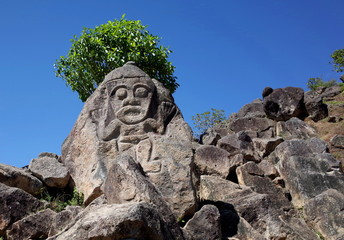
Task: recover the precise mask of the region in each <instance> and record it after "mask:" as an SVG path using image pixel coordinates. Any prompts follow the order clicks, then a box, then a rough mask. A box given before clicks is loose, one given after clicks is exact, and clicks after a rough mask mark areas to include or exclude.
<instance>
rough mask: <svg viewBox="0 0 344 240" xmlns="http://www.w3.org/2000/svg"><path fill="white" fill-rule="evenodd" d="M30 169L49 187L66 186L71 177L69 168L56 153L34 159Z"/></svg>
mask: <svg viewBox="0 0 344 240" xmlns="http://www.w3.org/2000/svg"><path fill="white" fill-rule="evenodd" d="M56 156H57V155H56ZM29 170H30V171H31V172H32V174H33V175H35V176H36V177H37V178H39V179H41V180H42V181H43V182H44V183H45V184H46V185H47V186H49V187H56V188H64V187H66V186H67V184H68V182H69V178H70V176H69V173H68V170H67V168H66V167H65V166H64V165H63V164H62V163H60V162H59V161H58V159H57V158H56V157H54V155H47V154H44V155H41V157H39V158H34V159H32V160H31V162H30V165H29Z"/></svg>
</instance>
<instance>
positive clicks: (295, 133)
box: [276, 118, 317, 140]
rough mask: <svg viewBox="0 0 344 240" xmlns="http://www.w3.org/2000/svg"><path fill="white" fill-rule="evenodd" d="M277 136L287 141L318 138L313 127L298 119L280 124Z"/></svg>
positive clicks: (278, 124)
mask: <svg viewBox="0 0 344 240" xmlns="http://www.w3.org/2000/svg"><path fill="white" fill-rule="evenodd" d="M276 135H277V136H279V137H282V138H283V139H285V140H291V139H295V138H297V139H308V138H312V137H316V136H317V134H316V131H315V129H314V128H313V127H311V126H310V125H308V124H307V123H305V122H304V121H302V120H300V119H298V118H291V119H289V120H288V121H286V122H278V123H277V125H276Z"/></svg>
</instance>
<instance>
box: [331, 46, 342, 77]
mask: <svg viewBox="0 0 344 240" xmlns="http://www.w3.org/2000/svg"><path fill="white" fill-rule="evenodd" d="M331 57H332V62H331V63H332V64H333V67H334V69H335V71H336V72H343V71H344V49H338V50H336V51H334V52H333V53H332V55H331Z"/></svg>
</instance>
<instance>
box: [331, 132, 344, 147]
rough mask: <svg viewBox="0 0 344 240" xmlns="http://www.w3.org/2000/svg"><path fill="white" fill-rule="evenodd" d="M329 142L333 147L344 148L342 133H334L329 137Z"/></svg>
mask: <svg viewBox="0 0 344 240" xmlns="http://www.w3.org/2000/svg"><path fill="white" fill-rule="evenodd" d="M330 143H331V145H332V146H333V147H336V148H342V149H344V135H335V136H334V137H332V138H331V140H330Z"/></svg>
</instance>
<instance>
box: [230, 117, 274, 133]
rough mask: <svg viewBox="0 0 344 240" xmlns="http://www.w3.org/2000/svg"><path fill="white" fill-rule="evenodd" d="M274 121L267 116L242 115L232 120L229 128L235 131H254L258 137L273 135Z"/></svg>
mask: <svg viewBox="0 0 344 240" xmlns="http://www.w3.org/2000/svg"><path fill="white" fill-rule="evenodd" d="M274 128H275V122H274V121H272V120H270V119H267V118H257V117H243V118H238V119H236V120H234V121H233V122H232V124H231V125H230V129H231V130H232V131H234V132H235V133H238V132H240V131H255V132H257V134H258V136H259V137H273V131H271V130H273V129H274Z"/></svg>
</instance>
